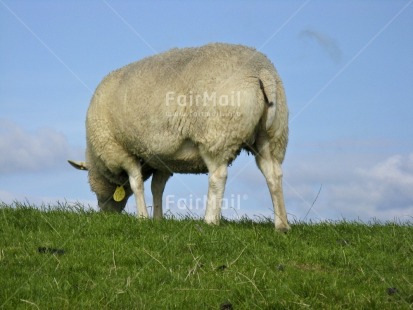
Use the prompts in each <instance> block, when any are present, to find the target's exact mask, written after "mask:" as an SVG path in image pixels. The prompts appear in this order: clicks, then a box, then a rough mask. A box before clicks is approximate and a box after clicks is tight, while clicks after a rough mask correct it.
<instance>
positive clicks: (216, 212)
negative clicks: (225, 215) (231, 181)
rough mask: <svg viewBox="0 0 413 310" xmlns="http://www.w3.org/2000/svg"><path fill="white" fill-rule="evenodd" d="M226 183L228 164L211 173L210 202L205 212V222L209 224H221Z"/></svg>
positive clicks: (209, 185)
mask: <svg viewBox="0 0 413 310" xmlns="http://www.w3.org/2000/svg"><path fill="white" fill-rule="evenodd" d="M226 181H227V165H226V164H225V165H220V166H219V167H218V168H216V169H215V170H213V171H210V172H209V184H208V200H207V206H206V211H205V222H207V223H208V224H215V225H218V224H219V221H220V219H221V206H222V198H223V196H224V190H225V183H226Z"/></svg>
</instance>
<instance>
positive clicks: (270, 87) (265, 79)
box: [259, 69, 277, 131]
mask: <svg viewBox="0 0 413 310" xmlns="http://www.w3.org/2000/svg"><path fill="white" fill-rule="evenodd" d="M259 78H260V87H261V90H262V92H263V94H264V99H265V104H266V109H265V112H264V113H265V115H264V120H265V129H266V130H267V131H268V130H269V129H270V128H271V127H272V126H273V124H274V121H275V116H276V110H277V105H276V103H277V101H276V100H277V81H276V79H275V77H274V75H272V74H271V73H270V72H269V71H268V70H267V69H263V70H261V72H260V77H259Z"/></svg>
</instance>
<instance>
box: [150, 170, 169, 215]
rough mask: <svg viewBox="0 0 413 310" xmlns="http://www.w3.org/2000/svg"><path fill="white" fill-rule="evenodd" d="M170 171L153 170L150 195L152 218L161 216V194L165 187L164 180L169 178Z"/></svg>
mask: <svg viewBox="0 0 413 310" xmlns="http://www.w3.org/2000/svg"><path fill="white" fill-rule="evenodd" d="M170 176H171V173H169V172H164V171H159V170H157V171H155V173H154V174H153V176H152V184H151V190H152V196H153V218H154V219H161V218H162V194H163V191H164V189H165V185H166V182H167V181H168V179H169V178H170Z"/></svg>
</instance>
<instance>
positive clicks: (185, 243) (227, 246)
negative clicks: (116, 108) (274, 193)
mask: <svg viewBox="0 0 413 310" xmlns="http://www.w3.org/2000/svg"><path fill="white" fill-rule="evenodd" d="M0 236H1V239H0V308H4V309H92V308H93V309H307V308H308V309H412V308H413V226H412V225H411V223H410V224H403V225H397V224H394V223H393V224H392V223H388V224H382V225H379V224H375V223H370V224H361V223H348V222H340V223H321V224H305V223H293V225H292V230H291V232H289V233H288V234H281V233H277V232H276V231H275V230H274V226H273V223H272V221H270V220H268V221H263V222H260V223H257V222H253V221H249V220H243V221H239V222H233V221H223V223H222V224H221V225H220V226H217V227H214V226H208V225H206V224H204V223H203V222H202V221H199V220H194V219H190V218H187V219H180V220H174V219H165V220H162V221H152V220H137V219H136V218H135V217H133V216H131V215H128V214H120V215H118V214H104V213H100V212H93V211H83V210H82V209H81V208H79V209H78V210H74V209H71V210H69V209H68V208H58V207H56V208H50V209H49V210H39V209H36V208H33V207H30V206H24V205H19V204H18V203H16V204H15V205H14V206H13V208H11V207H10V206H8V205H5V204H4V203H3V204H2V203H0Z"/></svg>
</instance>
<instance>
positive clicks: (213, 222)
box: [205, 218, 219, 225]
mask: <svg viewBox="0 0 413 310" xmlns="http://www.w3.org/2000/svg"><path fill="white" fill-rule="evenodd" d="M205 223H207V224H208V225H219V219H217V218H205Z"/></svg>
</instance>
